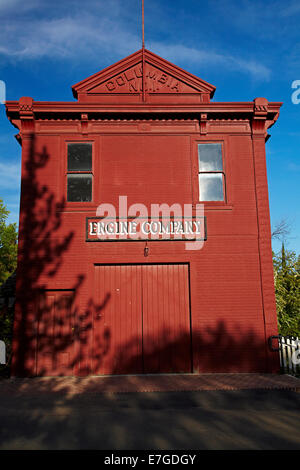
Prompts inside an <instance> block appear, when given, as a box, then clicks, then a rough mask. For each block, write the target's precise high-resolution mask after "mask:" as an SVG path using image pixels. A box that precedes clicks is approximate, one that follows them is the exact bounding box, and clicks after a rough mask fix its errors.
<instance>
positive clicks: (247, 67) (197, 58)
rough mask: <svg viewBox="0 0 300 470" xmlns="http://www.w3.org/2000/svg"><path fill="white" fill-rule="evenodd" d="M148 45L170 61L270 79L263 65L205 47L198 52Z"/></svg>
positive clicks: (176, 46) (172, 46)
mask: <svg viewBox="0 0 300 470" xmlns="http://www.w3.org/2000/svg"><path fill="white" fill-rule="evenodd" d="M150 45H151V48H152V49H153V51H154V52H156V51H157V52H158V53H159V54H161V55H162V56H164V57H165V58H166V59H169V60H171V61H177V62H178V60H179V61H181V62H187V63H197V64H199V65H202V64H203V65H205V66H209V65H211V66H222V67H225V68H226V69H229V70H232V71H242V72H244V73H248V74H249V73H250V74H251V75H252V76H253V77H254V78H256V79H260V80H264V81H268V80H269V79H270V77H271V71H270V69H269V68H268V67H266V66H265V65H262V64H260V63H258V62H256V61H253V60H246V59H241V58H239V57H234V56H231V55H229V54H222V53H216V52H214V51H211V50H207V49H206V48H205V47H203V50H200V49H195V48H191V47H186V46H183V45H166V44H161V43H155V42H152V43H150Z"/></svg>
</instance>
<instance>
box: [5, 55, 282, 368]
mask: <svg viewBox="0 0 300 470" xmlns="http://www.w3.org/2000/svg"><path fill="white" fill-rule="evenodd" d="M72 89H73V95H74V97H75V98H76V100H75V101H70V102H40V101H34V100H33V99H32V98H28V97H23V98H20V100H19V101H8V102H7V103H6V108H7V115H8V118H9V120H10V121H11V123H12V124H13V125H14V126H15V127H17V128H18V129H19V134H18V135H17V139H18V140H19V142H20V144H21V145H22V185H21V208H20V234H19V255H18V271H17V297H16V310H15V324H14V343H13V364H12V373H13V375H16V376H29V375H87V374H127V373H172V372H194V373H201V372H262V371H263V372H276V371H278V369H279V360H278V353H276V352H271V351H270V350H269V348H268V343H267V339H268V337H269V336H271V335H274V334H276V333H277V319H276V310H275V295H274V285H273V267H272V254H271V236H270V217H269V204H268V188H267V175H266V161H265V142H266V140H267V138H268V137H269V136H268V134H267V130H268V128H270V127H271V126H272V125H273V124H274V122H275V121H276V120H277V118H278V115H279V109H280V106H281V103H269V102H268V101H267V100H266V99H265V98H257V99H255V100H254V101H251V102H238V103H228V102H223V103H221V102H213V101H211V99H212V98H213V95H214V91H215V87H214V86H212V85H210V84H209V83H206V82H205V81H203V80H201V79H199V78H197V77H195V76H194V75H191V74H190V73H187V72H186V71H184V70H182V69H180V68H179V67H177V66H175V65H173V64H171V63H169V62H167V61H166V60H164V59H162V58H160V57H158V56H157V55H155V54H153V53H152V52H150V51H147V50H145V51H144V50H140V51H138V52H136V53H134V54H132V55H130V56H129V57H127V58H125V59H123V60H121V61H120V62H118V63H116V64H114V65H112V66H110V67H108V68H106V69H105V70H103V71H101V72H99V73H96V74H95V75H93V76H91V77H88V78H87V79H85V80H83V81H82V82H80V83H78V84H76V85H74V86H73V87H72ZM121 195H123V196H127V202H128V206H131V205H133V204H137V203H140V204H144V206H145V207H147V208H149V210H150V206H151V204H168V205H170V206H171V205H173V204H179V205H181V206H183V205H184V204H186V205H191V207H192V208H193V211H195V210H196V207H197V206H196V205H197V204H198V203H199V202H201V203H202V204H203V205H204V216H205V219H203V221H204V220H205V228H206V236H205V237H202V238H205V241H204V242H203V247H202V248H201V249H199V250H187V249H186V244H185V241H184V240H174V239H173V238H172V237H171V236H169V238H168V236H167V238H166V239H164V240H162V239H160V238H159V239H156V240H155V239H154V237H153V239H151V238H150V239H148V240H147V239H146V238H142V239H139V240H137V239H133V240H132V239H131V240H129V239H128V237H126V236H125V238H123V239H121V238H116V237H115V238H114V237H113V236H111V237H110V239H107V240H105V241H104V240H100V239H99V238H97V237H96V238H95V237H94V238H93V233H94V232H93V230H94V228H95V230H96V227H97V220H99V219H97V218H96V210H97V207H98V205H99V204H101V203H107V204H112V205H113V206H115V207H118V203H119V196H121ZM193 215H194V213H193ZM100 220H102V219H100ZM118 220H119V219H118ZM192 220H194V219H192ZM91 221H92V222H91ZM127 222H128V221H127ZM93 224H94V225H93ZM118 227H120V225H118ZM91 241H96V243H91Z"/></svg>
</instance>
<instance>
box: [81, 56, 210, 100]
mask: <svg viewBox="0 0 300 470" xmlns="http://www.w3.org/2000/svg"><path fill="white" fill-rule="evenodd" d="M143 72H144V73H143ZM143 84H144V94H143ZM72 90H73V94H74V96H75V97H76V98H78V100H79V101H81V102H95V103H109V102H111V103H112V102H116V100H117V102H118V103H122V102H124V103H126V102H128V103H132V102H140V100H141V98H142V97H143V95H144V100H145V101H148V102H156V103H157V102H162V103H163V102H172V101H174V102H175V103H176V102H184V101H185V102H188V103H193V102H195V103H200V102H205V103H208V102H209V100H210V98H211V97H212V96H213V94H214V91H215V87H214V86H213V85H210V84H209V83H207V82H205V81H204V80H201V79H200V78H198V77H196V76H194V75H192V74H190V73H188V72H186V71H185V70H183V69H181V68H179V67H177V66H176V65H174V64H171V63H170V62H168V61H166V60H165V59H162V58H161V57H159V56H157V55H155V54H153V53H152V52H150V51H147V50H145V51H144V57H143V51H142V50H140V51H137V52H136V53H134V54H132V55H131V56H128V57H127V58H125V59H123V60H121V61H119V62H117V63H116V64H114V65H112V66H110V67H108V68H106V69H104V70H102V71H101V72H98V73H96V74H94V75H92V76H91V77H88V78H86V79H85V80H83V81H81V82H79V83H77V84H76V85H74V86H73V87H72Z"/></svg>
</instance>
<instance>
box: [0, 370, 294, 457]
mask: <svg viewBox="0 0 300 470" xmlns="http://www.w3.org/2000/svg"><path fill="white" fill-rule="evenodd" d="M116 390H119V391H118V392H116ZM299 392H300V380H299V379H296V378H294V377H290V376H282V375H278V376H277V375H267V374H211V375H210V374H205V375H200V376H195V375H184V376H183V375H173V376H123V377H88V378H63V377H60V378H33V379H4V380H2V381H1V382H0V420H1V427H0V449H1V450H8V449H13V450H15V449H104V450H106V449H111V450H113V449H118V450H133V449H141V450H147V449H163V450H175V449H198V450H201V449H298V450H300V429H299V421H300V393H299Z"/></svg>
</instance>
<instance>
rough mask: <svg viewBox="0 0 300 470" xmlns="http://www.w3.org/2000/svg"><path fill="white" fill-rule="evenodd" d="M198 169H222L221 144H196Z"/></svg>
mask: <svg viewBox="0 0 300 470" xmlns="http://www.w3.org/2000/svg"><path fill="white" fill-rule="evenodd" d="M198 158H199V171H222V170H223V163H222V146H221V144H198Z"/></svg>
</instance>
